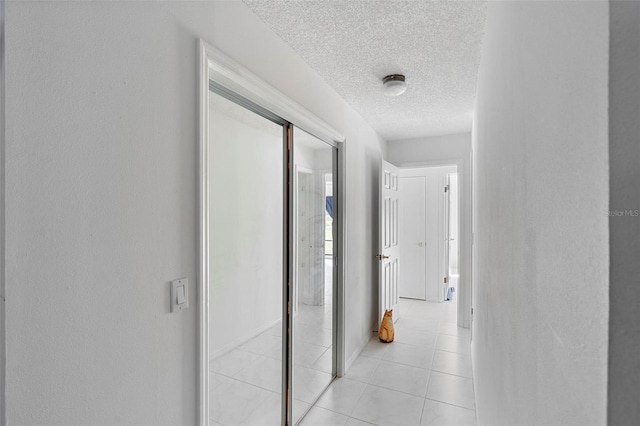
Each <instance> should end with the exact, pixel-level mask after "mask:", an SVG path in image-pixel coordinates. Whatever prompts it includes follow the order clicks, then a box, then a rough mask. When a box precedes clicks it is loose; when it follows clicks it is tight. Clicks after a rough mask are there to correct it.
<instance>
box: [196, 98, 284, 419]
mask: <svg viewBox="0 0 640 426" xmlns="http://www.w3.org/2000/svg"><path fill="white" fill-rule="evenodd" d="M209 123H210V127H209V141H208V144H209V150H208V151H209V165H210V166H209V170H208V187H209V197H208V199H209V209H208V211H209V217H208V222H209V259H208V261H209V271H210V274H209V283H208V285H209V359H210V363H209V371H210V388H209V407H210V409H209V420H210V421H212V422H215V423H221V424H240V423H242V422H248V423H251V422H253V421H255V419H254V418H251V417H250V415H251V413H252V412H258V411H259V412H260V413H261V416H262V418H261V419H260V420H261V423H262V424H267V425H278V424H280V418H281V412H282V395H283V392H282V375H283V369H282V361H281V359H282V358H281V357H282V348H283V338H282V336H283V333H282V313H283V310H282V297H283V283H284V277H283V263H284V258H283V252H284V243H283V235H284V234H285V229H284V225H283V217H284V200H285V195H284V190H283V180H284V161H283V152H284V146H285V145H284V142H283V134H284V130H283V126H282V125H279V124H276V123H274V122H272V121H270V120H268V119H266V118H264V117H262V116H260V115H258V114H257V113H255V112H253V111H251V110H249V109H246V108H244V107H241V106H239V105H238V104H236V103H234V102H232V101H230V100H228V99H226V98H224V97H222V96H220V95H218V94H216V93H213V92H210V93H209ZM239 402H242V408H241V409H238V407H239V406H238V404H239Z"/></svg>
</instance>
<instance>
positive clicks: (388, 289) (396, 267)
mask: <svg viewBox="0 0 640 426" xmlns="http://www.w3.org/2000/svg"><path fill="white" fill-rule="evenodd" d="M399 184H400V182H399V173H398V168H397V167H396V166H394V165H393V164H390V163H387V162H386V161H384V160H383V161H382V168H381V173H380V223H379V225H380V226H379V229H380V234H379V247H380V250H379V251H378V254H377V256H376V258H377V259H378V264H379V268H378V275H379V280H378V282H379V293H378V294H379V296H378V297H379V309H378V323H380V320H381V319H382V316H383V315H384V311H385V310H386V309H392V310H393V320H394V322H395V321H397V320H398V318H400V310H399V301H400V294H399V292H398V283H399V274H400V245H399V238H398V236H399V235H398V219H399V218H398V200H399Z"/></svg>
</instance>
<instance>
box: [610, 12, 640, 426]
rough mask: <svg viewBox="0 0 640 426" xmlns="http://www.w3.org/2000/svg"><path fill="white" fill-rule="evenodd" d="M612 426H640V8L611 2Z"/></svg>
mask: <svg viewBox="0 0 640 426" xmlns="http://www.w3.org/2000/svg"><path fill="white" fill-rule="evenodd" d="M610 25H611V40H610V49H611V50H610V53H609V55H610V56H609V67H610V68H609V170H610V180H609V191H610V207H609V210H610V211H611V216H610V217H609V232H610V235H609V244H610V257H611V263H610V268H611V269H610V272H609V279H610V292H609V298H610V299H609V302H610V306H609V315H610V317H609V318H610V322H609V410H608V423H609V424H610V425H628V424H640V404H638V401H640V357H639V356H638V353H640V311H639V310H638V307H639V306H640V261H638V259H639V258H640V190H639V189H638V188H640V3H638V2H628V1H612V2H611V18H610Z"/></svg>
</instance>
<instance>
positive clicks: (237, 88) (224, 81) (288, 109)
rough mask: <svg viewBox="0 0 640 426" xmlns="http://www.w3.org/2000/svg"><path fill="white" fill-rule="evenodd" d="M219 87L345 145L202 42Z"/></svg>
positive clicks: (330, 130) (292, 103)
mask: <svg viewBox="0 0 640 426" xmlns="http://www.w3.org/2000/svg"><path fill="white" fill-rule="evenodd" d="M201 43H202V44H203V46H204V47H205V49H206V52H207V56H208V59H209V70H210V71H211V75H212V76H213V77H214V79H215V81H216V83H219V84H220V85H222V86H224V87H225V88H227V89H229V90H231V91H233V92H235V93H237V94H239V95H241V96H243V97H244V98H246V99H248V100H250V101H252V102H254V103H256V104H258V105H260V106H261V107H263V108H265V109H267V110H269V111H270V112H272V113H274V114H276V115H278V116H280V117H282V118H284V119H285V120H287V121H289V122H290V123H293V124H295V126H296V127H299V128H301V129H302V130H304V131H306V132H307V133H310V134H312V135H314V136H316V137H318V138H320V139H322V140H324V141H326V142H329V143H331V144H334V143H335V142H344V141H345V138H344V136H343V135H342V134H341V133H340V132H338V131H337V130H336V129H334V128H333V127H331V126H330V125H329V124H327V123H326V122H324V121H323V120H321V119H320V118H318V117H316V116H315V115H314V114H313V113H311V112H310V111H309V110H307V109H306V108H304V107H303V106H301V105H299V104H297V103H296V102H295V101H293V100H292V99H291V98H289V97H287V96H286V95H284V94H282V93H281V92H280V91H278V90H277V89H275V88H274V87H273V86H271V85H270V84H268V83H267V82H265V81H264V80H262V79H261V78H260V77H258V76H256V75H255V74H253V73H252V72H251V71H249V70H248V69H246V68H244V67H243V66H242V65H240V64H238V63H237V62H235V61H234V60H233V59H231V58H229V57H228V56H226V55H225V54H224V53H222V52H220V51H219V50H218V49H216V48H215V47H213V46H211V45H209V44H207V43H206V42H204V41H201Z"/></svg>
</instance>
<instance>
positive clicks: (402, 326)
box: [301, 297, 476, 426]
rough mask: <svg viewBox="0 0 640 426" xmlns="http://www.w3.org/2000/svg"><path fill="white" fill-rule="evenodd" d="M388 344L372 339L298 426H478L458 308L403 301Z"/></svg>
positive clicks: (466, 341) (451, 304) (467, 348)
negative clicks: (458, 318) (393, 333)
mask: <svg viewBox="0 0 640 426" xmlns="http://www.w3.org/2000/svg"><path fill="white" fill-rule="evenodd" d="M400 310H401V316H400V318H399V319H398V321H397V322H396V323H395V329H396V338H395V341H394V342H393V343H382V342H380V341H379V340H378V337H377V336H373V337H372V338H371V341H370V342H369V344H368V345H367V346H366V347H365V349H364V350H363V352H362V354H361V355H360V357H359V358H358V359H357V360H356V361H355V363H354V364H353V366H352V367H351V368H350V369H349V371H348V373H347V374H346V375H345V377H342V378H338V379H336V380H335V381H334V382H333V383H332V384H331V386H330V387H329V388H328V389H327V391H326V392H325V393H324V394H323V395H322V397H321V398H320V399H319V400H318V402H317V403H316V404H315V405H314V406H313V407H312V408H311V410H310V411H309V412H308V414H307V415H306V416H305V417H304V418H303V419H302V421H301V425H324V426H327V425H371V424H374V425H380V426H387V425H402V426H412V425H475V423H476V415H475V397H474V393H473V379H472V377H473V375H472V370H471V356H470V344H469V330H466V329H462V328H459V327H457V325H456V303H455V297H454V301H451V302H444V303H430V302H422V301H416V300H410V299H402V301H401V304H400Z"/></svg>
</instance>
